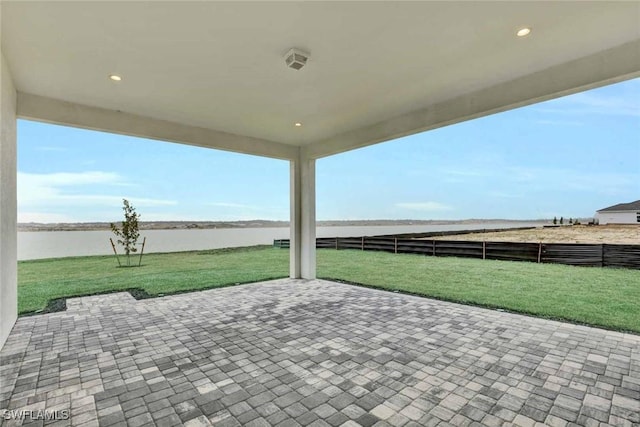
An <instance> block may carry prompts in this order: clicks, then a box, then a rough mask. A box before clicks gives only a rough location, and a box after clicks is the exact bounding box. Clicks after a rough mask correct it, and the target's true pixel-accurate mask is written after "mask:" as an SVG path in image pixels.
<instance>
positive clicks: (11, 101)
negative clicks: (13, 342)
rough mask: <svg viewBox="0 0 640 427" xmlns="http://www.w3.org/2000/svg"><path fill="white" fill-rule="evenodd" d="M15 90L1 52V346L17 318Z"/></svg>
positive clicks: (0, 346)
mask: <svg viewBox="0 0 640 427" xmlns="http://www.w3.org/2000/svg"><path fill="white" fill-rule="evenodd" d="M16 179H17V177H16V90H15V87H14V86H13V80H12V78H11V74H10V72H9V67H8V66H7V61H6V60H5V58H4V55H2V52H1V51H0V348H2V346H3V345H4V343H5V341H6V340H7V337H8V336H9V333H10V332H11V328H13V325H14V324H15V322H16V319H17V318H18V272H17V270H18V262H17V190H16Z"/></svg>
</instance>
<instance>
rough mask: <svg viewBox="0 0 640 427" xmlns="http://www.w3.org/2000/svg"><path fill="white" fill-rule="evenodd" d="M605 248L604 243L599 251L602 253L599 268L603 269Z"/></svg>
mask: <svg viewBox="0 0 640 427" xmlns="http://www.w3.org/2000/svg"><path fill="white" fill-rule="evenodd" d="M605 248H606V246H605V244H604V243H602V244H601V245H600V249H601V253H602V254H601V257H602V258H601V261H600V267H605V265H604V251H605Z"/></svg>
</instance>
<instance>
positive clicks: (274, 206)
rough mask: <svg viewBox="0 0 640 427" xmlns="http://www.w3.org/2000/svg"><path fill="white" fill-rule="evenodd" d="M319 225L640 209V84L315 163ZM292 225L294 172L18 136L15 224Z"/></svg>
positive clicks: (163, 151) (120, 145)
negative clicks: (132, 214)
mask: <svg viewBox="0 0 640 427" xmlns="http://www.w3.org/2000/svg"><path fill="white" fill-rule="evenodd" d="M316 169H317V217H318V219H320V220H327V219H466V218H509V219H536V218H552V217H553V216H558V217H559V216H561V215H562V216H565V217H590V216H593V215H594V213H595V210H597V209H600V208H603V207H606V206H609V205H613V204H616V203H621V202H629V201H633V200H638V199H640V79H635V80H631V81H627V82H623V83H619V84H616V85H612V86H607V87H604V88H599V89H595V90H592V91H589V92H584V93H580V94H576V95H572V96H569V97H565V98H560V99H557V100H553V101H549V102H545V103H540V104H536V105H532V106H529V107H524V108H520V109H517V110H512V111H509V112H506V113H501V114H497V115H493V116H489V117H484V118H481V119H477V120H472V121H468V122H465V123H461V124H457V125H452V126H448V127H445V128H441V129H437V130H434V131H430V132H425V133H423V134H418V135H413V136H410V137H405V138H401V139H398V140H394V141H389V142H386V143H382V144H377V145H374V146H370V147H367V148H363V149H359V150H355V151H351V152H347V153H343V154H339V155H336V156H333V157H329V158H324V159H320V160H318V162H317V166H316ZM122 198H128V199H129V200H131V201H132V203H133V204H134V206H135V207H136V208H137V210H138V211H139V212H140V213H141V214H142V219H143V220H147V221H151V220H187V221H188V220H193V221H197V220H203V221H204V220H247V219H270V220H288V216H289V164H288V162H285V161H280V160H273V159H265V158H260V157H255V156H247V155H241V154H235V153H228V152H224V151H217V150H208V149H203V148H198V147H190V146H185V145H179V144H173V143H167V142H158V141H150V140H145V139H140V138H132V137H125V136H120V135H111V134H107V133H101V132H94V131H87V130H81V129H73V128H67V127H62V126H54V125H48V124H42V123H35V122H29V121H23V120H21V121H19V122H18V220H19V221H20V222H76V221H77V222H84V221H115V220H119V219H120V216H121V204H122Z"/></svg>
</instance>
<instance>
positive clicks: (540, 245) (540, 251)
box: [538, 242, 542, 264]
mask: <svg viewBox="0 0 640 427" xmlns="http://www.w3.org/2000/svg"><path fill="white" fill-rule="evenodd" d="M541 259H542V242H540V243H538V264H540V260H541Z"/></svg>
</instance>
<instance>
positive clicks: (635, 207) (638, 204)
mask: <svg viewBox="0 0 640 427" xmlns="http://www.w3.org/2000/svg"><path fill="white" fill-rule="evenodd" d="M614 211H640V200H636V201H635V202H630V203H618V204H617V205H613V206H609V207H608V208H604V209H600V210H599V211H597V212H614Z"/></svg>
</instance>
